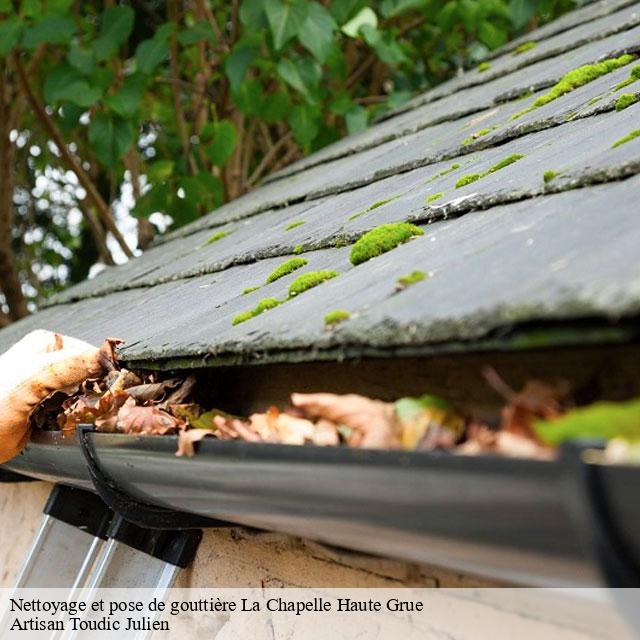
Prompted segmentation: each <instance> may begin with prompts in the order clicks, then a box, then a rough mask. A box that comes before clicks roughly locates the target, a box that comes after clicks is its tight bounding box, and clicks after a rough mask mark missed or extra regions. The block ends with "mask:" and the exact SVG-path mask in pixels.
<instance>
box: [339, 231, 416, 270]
mask: <svg viewBox="0 0 640 640" xmlns="http://www.w3.org/2000/svg"><path fill="white" fill-rule="evenodd" d="M423 234H424V231H423V230H422V229H421V228H420V227H417V226H416V225H414V224H410V223H408V222H394V223H391V224H382V225H380V226H379V227H376V228H375V229H371V231H367V233H365V234H364V235H363V236H362V237H361V238H360V239H359V240H358V241H357V242H356V243H355V244H354V245H353V247H352V248H351V254H350V256H349V260H351V264H354V265H358V264H361V263H363V262H366V261H367V260H371V258H375V257H376V256H379V255H382V254H383V253H386V252H387V251H391V249H395V248H396V247H397V246H398V245H401V244H404V243H405V242H408V241H409V240H411V239H412V238H415V237H416V236H421V235H423Z"/></svg>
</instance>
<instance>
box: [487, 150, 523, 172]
mask: <svg viewBox="0 0 640 640" xmlns="http://www.w3.org/2000/svg"><path fill="white" fill-rule="evenodd" d="M522 158H524V154H522V153H512V154H511V155H510V156H507V157H506V158H503V159H502V160H500V162H498V163H496V164H494V165H493V167H491V169H489V170H488V171H486V172H485V175H489V174H490V173H495V172H496V171H500V169H504V168H505V167H508V166H509V165H510V164H513V163H514V162H518V160H522Z"/></svg>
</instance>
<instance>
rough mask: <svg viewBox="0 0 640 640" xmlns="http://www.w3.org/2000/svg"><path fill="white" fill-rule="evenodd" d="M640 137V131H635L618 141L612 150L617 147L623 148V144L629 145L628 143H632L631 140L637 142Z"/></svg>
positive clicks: (612, 146)
mask: <svg viewBox="0 0 640 640" xmlns="http://www.w3.org/2000/svg"><path fill="white" fill-rule="evenodd" d="M638 137H640V129H635V130H634V131H632V132H631V133H628V134H627V135H626V136H622V138H620V139H619V140H616V141H615V142H614V143H613V144H612V145H611V148H612V149H616V148H617V147H620V146H622V145H623V144H627V142H631V140H635V139H636V138H638Z"/></svg>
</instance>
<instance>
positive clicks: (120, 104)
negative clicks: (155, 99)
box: [105, 73, 148, 118]
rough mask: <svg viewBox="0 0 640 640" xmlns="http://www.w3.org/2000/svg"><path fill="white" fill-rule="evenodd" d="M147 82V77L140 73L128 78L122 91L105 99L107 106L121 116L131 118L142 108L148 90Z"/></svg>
mask: <svg viewBox="0 0 640 640" xmlns="http://www.w3.org/2000/svg"><path fill="white" fill-rule="evenodd" d="M147 81H148V79H147V77H146V76H144V75H143V74H140V73H135V74H133V75H131V76H127V77H126V78H125V79H124V82H123V83H122V87H120V90H119V91H118V92H117V93H116V94H114V95H112V96H109V97H107V98H105V104H107V105H108V106H109V107H110V108H111V109H112V110H113V111H114V112H115V113H117V114H118V115H119V116H122V117H124V118H130V117H131V116H133V115H134V114H135V113H136V111H137V110H138V107H139V106H140V101H141V100H142V96H143V95H144V92H145V90H146V88H147Z"/></svg>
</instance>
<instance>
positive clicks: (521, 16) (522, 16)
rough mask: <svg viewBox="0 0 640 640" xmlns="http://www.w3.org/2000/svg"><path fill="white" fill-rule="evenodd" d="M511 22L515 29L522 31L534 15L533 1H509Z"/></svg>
mask: <svg viewBox="0 0 640 640" xmlns="http://www.w3.org/2000/svg"><path fill="white" fill-rule="evenodd" d="M509 13H510V15H511V22H512V24H513V26H514V27H515V28H516V29H522V27H524V26H525V25H526V24H527V22H529V20H531V18H532V17H533V16H534V15H535V13H536V3H535V2H534V1H533V0H509Z"/></svg>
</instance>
